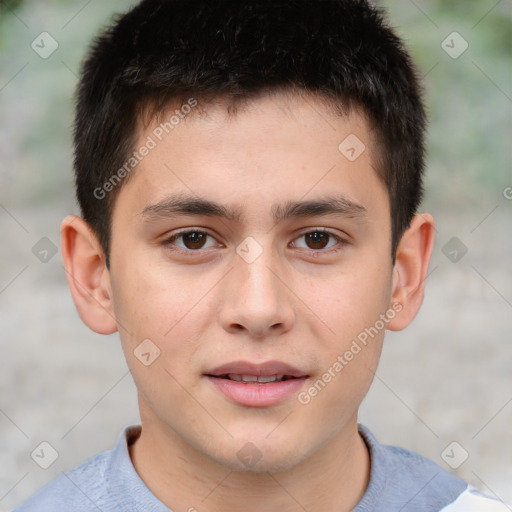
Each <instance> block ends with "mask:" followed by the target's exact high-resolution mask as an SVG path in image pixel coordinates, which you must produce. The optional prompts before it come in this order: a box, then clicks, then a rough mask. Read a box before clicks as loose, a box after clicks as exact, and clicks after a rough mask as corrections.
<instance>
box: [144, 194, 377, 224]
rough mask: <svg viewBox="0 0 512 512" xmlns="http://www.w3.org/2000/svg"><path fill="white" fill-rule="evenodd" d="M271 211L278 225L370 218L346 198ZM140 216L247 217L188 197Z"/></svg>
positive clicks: (167, 200)
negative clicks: (325, 218)
mask: <svg viewBox="0 0 512 512" xmlns="http://www.w3.org/2000/svg"><path fill="white" fill-rule="evenodd" d="M271 211H272V217H273V220H274V223H276V224H277V223H279V222H282V221H283V220H286V219H290V218H304V217H313V216H319V215H337V216H341V217H345V218H361V219H363V218H366V217H367V210H366V208H365V207H364V206H362V205H360V204H357V203H355V202H353V201H350V200H349V199H347V198H345V197H343V196H339V197H326V198H321V199H317V200H310V201H287V202H286V203H284V204H282V205H279V204H275V205H273V206H272V209H271ZM141 215H142V217H144V218H145V220H147V221H148V222H150V221H153V220H158V219H161V218H168V217H176V216H179V215H202V216H208V217H219V218H223V219H226V220H229V221H234V222H240V221H241V220H242V219H243V217H244V216H243V209H242V207H241V206H239V205H235V206H224V205H222V204H219V203H216V202H214V201H211V200H209V199H205V198H201V197H193V196H186V195H173V196H169V197H166V198H165V199H163V200H162V201H160V202H158V203H156V204H152V205H148V206H146V207H145V208H144V209H143V210H142V212H141Z"/></svg>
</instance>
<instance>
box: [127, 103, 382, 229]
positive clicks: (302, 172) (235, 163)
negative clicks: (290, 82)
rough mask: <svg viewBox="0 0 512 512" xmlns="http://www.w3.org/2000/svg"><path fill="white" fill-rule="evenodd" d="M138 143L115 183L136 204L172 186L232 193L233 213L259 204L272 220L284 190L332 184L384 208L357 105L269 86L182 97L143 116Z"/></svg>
mask: <svg viewBox="0 0 512 512" xmlns="http://www.w3.org/2000/svg"><path fill="white" fill-rule="evenodd" d="M144 147H147V148H150V149H149V150H148V149H146V150H145V151H144V154H145V156H143V157H142V158H141V160H140V162H139V163H138V164H137V168H136V169H135V172H134V174H133V176H131V179H130V180H129V182H128V183H127V184H126V186H125V187H123V189H124V188H126V189H127V190H126V191H125V190H122V191H121V193H120V198H121V197H122V196H125V198H127V199H129V200H130V201H131V202H132V203H133V205H132V206H133V207H134V208H135V209H137V211H138V212H139V213H140V212H143V211H145V210H146V211H147V209H148V207H150V206H151V205H155V204H156V203H159V202H162V201H163V200H165V198H166V197H168V196H169V194H170V193H173V194H174V193H178V194H180V195H181V196H183V195H189V196H195V197H201V198H205V199H209V200H211V201H212V202H216V203H219V204H220V203H222V204H226V203H227V202H229V203H231V204H233V205H236V210H237V213H238V214H239V220H240V219H242V218H243V219H247V218H248V217H247V216H248V215H249V216H250V215H251V213H252V214H253V215H254V214H260V215H261V213H262V211H263V206H264V205H268V211H269V212H268V213H269V215H270V216H272V217H273V218H274V220H275V219H276V211H277V215H279V208H280V206H279V205H281V204H283V203H284V201H285V200H288V201H297V200H298V199H299V198H303V199H313V198H314V197H319V196H325V195H327V193H328V194H329V195H330V196H331V197H333V196H335V195H336V192H338V193H340V194H341V193H342V196H343V197H342V199H343V200H348V201H349V202H353V203H354V204H361V203H367V204H368V207H369V210H370V211H371V210H372V209H375V208H374V207H376V206H379V207H380V208H383V207H384V208H386V209H387V208H388V205H387V194H386V192H385V188H384V185H383V183H382V182H381V180H380V178H379V177H378V173H377V171H376V169H375V166H374V163H373V162H374V161H375V160H376V159H375V158H373V157H374V153H375V149H374V147H375V143H374V134H373V133H372V131H371V130H370V128H369V124H368V122H367V121H366V119H365V117H364V116H363V115H362V114H361V113H360V112H358V111H357V110H356V109H351V110H350V111H349V112H347V113H345V114H343V115H339V113H335V112H334V111H333V109H332V108H331V109H330V108H329V106H328V105H327V104H326V102H325V101H322V100H321V99H318V98H315V97H312V96H302V95H301V96H299V95H291V94H283V93H276V94H269V95H265V96H262V97H259V98H255V99H251V100H250V101H247V102H245V103H243V104H241V105H238V106H237V107H236V108H235V109H232V108H230V106H229V105H228V104H227V103H226V102H225V101H223V100H218V101H215V102H213V101H211V102H208V103H201V101H199V100H196V99H194V98H189V100H188V101H185V102H183V103H181V102H180V103H175V104H173V105H169V107H168V108H167V109H165V111H161V112H160V113H159V115H158V116H155V117H153V118H152V119H151V122H149V123H145V124H144V125H143V124H142V123H141V124H140V127H139V134H138V141H137V143H136V150H137V149H143V148H144ZM140 152H141V153H142V151H140ZM134 191H136V192H134ZM383 193H384V194H383ZM128 196H129V198H128ZM379 198H380V199H381V202H382V203H383V204H381V205H378V203H379V201H378V199H379ZM255 201H256V202H257V203H258V205H254V202H255ZM250 204H252V206H253V207H252V209H251V208H249V206H250ZM255 206H257V207H255ZM380 213H382V210H381V211H380Z"/></svg>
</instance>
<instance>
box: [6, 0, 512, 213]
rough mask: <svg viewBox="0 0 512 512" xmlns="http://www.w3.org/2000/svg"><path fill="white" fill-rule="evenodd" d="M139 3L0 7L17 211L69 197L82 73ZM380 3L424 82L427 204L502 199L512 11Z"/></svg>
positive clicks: (63, 1) (10, 193)
mask: <svg viewBox="0 0 512 512" xmlns="http://www.w3.org/2000/svg"><path fill="white" fill-rule="evenodd" d="M133 3H134V2H129V1H126V0H115V1H112V0H110V1H108V0H105V1H101V2H100V1H92V2H91V1H87V0H84V1H81V2H78V1H76V0H74V1H70V0H53V1H51V0H46V1H38V2H34V1H32V2H31V1H28V0H25V1H23V0H6V1H3V2H1V3H0V109H1V110H0V111H1V116H0V119H1V123H2V124H1V126H2V129H1V132H2V133H1V136H0V137H1V139H0V141H1V145H0V165H1V171H0V172H1V174H0V194H1V197H8V198H9V202H10V203H11V204H13V203H14V204H17V203H23V204H26V203H31V204H33V203H34V202H39V201H43V202H47V201H48V200H52V199H53V198H59V200H63V199H65V197H66V196H69V190H70V189H69V186H70V184H71V179H72V176H71V138H70V134H71V129H70V126H71V122H72V106H73V104H72V92H73V90H74V87H75V84H76V81H77V78H76V74H77V72H78V69H79V66H80V62H81V59H82V58H83V55H84V53H85V50H86V47H87V45H88V43H89V41H90V39H91V36H92V35H93V34H94V33H96V32H97V30H98V28H99V27H101V26H103V25H105V24H106V21H107V20H108V19H109V17H110V15H111V14H112V13H113V12H119V11H124V10H126V9H127V8H128V7H129V6H130V5H132V4H133ZM381 3H382V5H383V6H384V7H385V8H386V9H388V10H389V13H390V22H391V24H392V25H393V26H394V27H396V28H397V30H398V32H399V33H400V34H401V35H402V37H403V38H404V39H405V41H406V43H407V45H408V47H409V49H410V51H411V53H412V54H413V57H414V58H415V60H416V62H417V64H418V66H419V68H420V70H421V73H422V74H424V75H426V77H425V87H426V92H427V105H428V110H429V114H430V131H429V140H428V143H429V146H428V148H429V160H428V173H427V180H426V184H427V191H428V194H427V199H426V202H427V203H428V205H429V206H432V207H434V208H436V209H439V208H442V209H445V208H448V209H451V207H453V208H456V209H460V208H465V207H467V208H471V204H472V202H473V201H474V199H475V197H479V198H482V199H483V198H485V199H486V200H490V199H491V198H492V197H498V196H499V195H500V191H502V190H503V189H504V188H505V187H506V186H507V185H509V184H510V182H511V181H512V171H511V162H512V158H511V151H510V141H511V138H512V137H511V135H512V129H511V110H512V109H511V107H512V86H511V82H512V79H511V67H510V66H511V61H512V59H511V57H512V50H511V46H512V42H511V41H512V32H511V26H512V24H511V21H512V7H511V2H510V1H509V0H503V1H496V0H481V1H471V2H468V1H462V0H459V1H450V2H446V1H441V0H423V1H421V0H416V1H408V0H402V1H399V2H396V1H395V2H392V1H385V2H381ZM43 29H44V30H47V31H48V32H50V33H51V34H52V36H53V37H54V38H55V39H56V40H57V41H58V42H59V48H58V50H57V51H56V52H55V53H54V54H53V55H52V56H51V57H50V58H48V59H46V60H44V59H41V58H40V57H39V56H38V55H36V54H35V53H34V52H33V51H31V49H30V47H29V44H30V42H31V41H32V40H33V39H34V38H35V37H36V36H38V34H39V33H40V32H41V31H42V30H43ZM453 31H457V32H459V33H460V34H461V35H462V37H463V38H464V39H465V40H466V41H467V42H468V44H469V47H468V49H467V50H466V51H465V52H464V54H462V55H461V56H460V57H459V58H457V59H453V58H451V57H450V56H449V55H447V54H446V53H445V52H444V50H443V49H442V47H441V42H442V41H443V40H444V38H445V37H446V36H448V34H450V33H451V32H453ZM24 66H25V67H24ZM63 194H64V195H63Z"/></svg>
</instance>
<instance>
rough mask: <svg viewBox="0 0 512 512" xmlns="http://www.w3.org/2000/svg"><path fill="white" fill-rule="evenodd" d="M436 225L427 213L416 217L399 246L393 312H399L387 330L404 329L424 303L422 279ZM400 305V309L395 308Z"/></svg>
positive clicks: (394, 276)
mask: <svg viewBox="0 0 512 512" xmlns="http://www.w3.org/2000/svg"><path fill="white" fill-rule="evenodd" d="M434 231H435V222H434V219H433V217H432V216H431V215H430V214H428V213H422V214H418V215H416V216H415V217H414V218H413V220H412V221H411V225H410V227H409V228H408V229H407V230H406V231H405V233H404V234H403V236H402V239H401V240H400V243H399V244H398V248H397V252H396V260H395V265H394V268H393V287H392V289H393V295H392V299H391V303H392V304H395V306H394V307H393V309H395V310H396V311H399V313H398V314H397V315H396V316H395V317H394V318H393V319H392V320H390V321H389V322H388V324H387V329H389V330H391V331H400V330H402V329H404V328H405V327H407V326H408V325H409V324H410V323H411V322H412V321H413V319H414V317H415V316H416V314H417V313H418V311H419V309H420V306H421V304H422V302H423V294H424V289H425V279H426V277H427V271H428V264H429V262H430V256H431V255H432V248H433V246H434ZM398 304H400V305H401V309H400V310H399V309H398V307H397V305H398Z"/></svg>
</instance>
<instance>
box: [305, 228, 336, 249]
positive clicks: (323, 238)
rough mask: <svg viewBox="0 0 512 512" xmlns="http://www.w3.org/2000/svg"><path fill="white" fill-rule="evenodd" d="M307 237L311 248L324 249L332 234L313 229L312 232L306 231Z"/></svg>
mask: <svg viewBox="0 0 512 512" xmlns="http://www.w3.org/2000/svg"><path fill="white" fill-rule="evenodd" d="M305 237H306V243H307V244H308V247H309V248H310V249H324V248H325V247H326V245H327V244H328V243H329V238H331V237H332V235H330V234H329V233H322V232H321V231H312V232H311V233H306V235H305Z"/></svg>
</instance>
